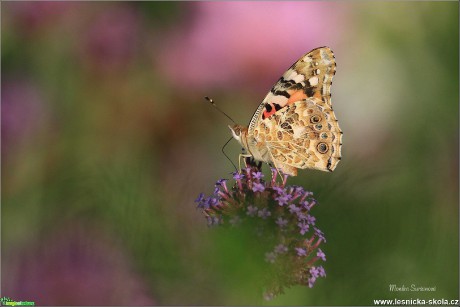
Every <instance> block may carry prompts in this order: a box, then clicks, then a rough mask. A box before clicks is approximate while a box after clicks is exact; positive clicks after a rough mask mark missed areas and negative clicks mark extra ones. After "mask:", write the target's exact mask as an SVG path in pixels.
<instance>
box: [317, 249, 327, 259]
mask: <svg viewBox="0 0 460 307" xmlns="http://www.w3.org/2000/svg"><path fill="white" fill-rule="evenodd" d="M316 256H318V257H319V258H321V260H323V261H326V254H325V253H324V252H323V251H322V250H321V248H318V252H316Z"/></svg>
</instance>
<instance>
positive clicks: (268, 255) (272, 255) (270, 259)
mask: <svg viewBox="0 0 460 307" xmlns="http://www.w3.org/2000/svg"><path fill="white" fill-rule="evenodd" d="M275 260H276V254H275V253H274V252H269V253H266V254H265V261H267V262H270V263H275Z"/></svg>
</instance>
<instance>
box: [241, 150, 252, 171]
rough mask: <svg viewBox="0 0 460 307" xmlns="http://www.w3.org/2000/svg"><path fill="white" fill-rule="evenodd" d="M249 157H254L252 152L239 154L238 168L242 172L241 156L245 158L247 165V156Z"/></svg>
mask: <svg viewBox="0 0 460 307" xmlns="http://www.w3.org/2000/svg"><path fill="white" fill-rule="evenodd" d="M249 157H252V155H250V154H240V155H239V156H238V168H239V171H240V172H241V158H243V161H244V164H245V165H246V166H247V164H246V159H245V158H249Z"/></svg>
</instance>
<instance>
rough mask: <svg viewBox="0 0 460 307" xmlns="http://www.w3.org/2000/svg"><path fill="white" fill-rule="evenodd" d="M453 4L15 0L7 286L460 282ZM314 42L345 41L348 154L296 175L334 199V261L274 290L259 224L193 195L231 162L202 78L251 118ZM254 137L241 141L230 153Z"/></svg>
mask: <svg viewBox="0 0 460 307" xmlns="http://www.w3.org/2000/svg"><path fill="white" fill-rule="evenodd" d="M458 6H459V5H458V2H404V3H400V2H354V3H335V2H295V3H294V2H283V3H281V2H255V3H249V2H231V3H230V2H190V3H185V2H172V3H166V2H130V3H123V2H104V3H102V2H101V3H97V2H93V3H91V2H36V3H32V2H3V3H2V4H1V17H2V24H1V27H2V28H1V43H2V44H1V46H2V50H1V56H2V58H1V60H2V71H1V91H2V93H1V98H2V100H1V108H2V109H1V111H2V114H1V119H2V123H1V128H2V134H1V135H2V139H1V140H2V141H1V145H2V151H1V153H2V165H1V166H2V173H1V174H2V177H1V179H2V186H1V188H2V199H1V200H2V211H1V213H2V215H1V217H2V218H1V222H2V223H1V224H2V227H1V231H2V237H1V239H2V244H1V248H2V251H1V253H2V254H1V262H2V263H1V264H2V276H1V283H2V285H1V286H2V287H1V292H2V293H1V296H8V297H11V298H12V299H14V300H16V301H20V300H23V301H25V300H28V301H35V302H36V304H37V305H154V304H160V305H242V304H244V305H264V304H267V305H272V304H273V305H372V304H373V299H385V298H390V299H393V298H400V299H404V298H420V299H430V298H437V299H440V298H445V299H455V298H458V288H459V274H458V272H459V262H458V259H459V245H458V244H459V234H458V229H459V224H458V222H459V219H458V216H459V212H458V185H459V181H458V167H459V164H458V155H459V152H458V148H459V143H458V140H459V132H458V131H459V130H458V129H459V126H458V112H459V110H458V101H459V85H458V84H459V70H458V67H459V62H458V55H459V53H458V51H459V50H458V48H459V47H458V44H459V39H458V38H459V31H458V22H459V19H458V17H459V16H458V9H459V7H458ZM319 46H329V47H331V49H332V50H333V51H334V53H335V56H336V61H337V74H336V76H335V78H334V84H333V86H332V93H333V104H334V110H335V112H336V115H337V118H338V119H339V121H340V125H341V128H342V129H343V131H344V141H343V149H342V150H343V160H342V162H341V163H340V164H339V165H338V167H337V169H336V171H334V173H322V172H318V171H311V170H306V171H302V172H300V173H299V176H298V177H296V178H291V179H290V183H291V184H298V185H302V186H303V187H304V188H306V189H308V190H311V191H313V192H314V193H315V196H316V198H317V199H318V201H319V203H320V205H319V206H318V207H315V209H314V212H313V213H314V214H315V216H316V217H317V224H318V226H319V227H320V228H321V230H323V232H324V233H325V235H326V238H327V244H325V245H324V246H323V247H322V249H323V250H324V252H325V253H326V255H327V262H326V263H325V265H324V266H325V269H326V272H327V277H326V278H324V279H320V280H318V282H317V283H316V285H315V287H314V288H312V289H309V288H306V287H300V286H299V287H294V288H291V289H289V290H288V291H287V292H286V294H285V295H282V296H280V297H278V298H276V299H274V300H273V301H271V302H265V301H263V300H262V295H261V290H260V289H259V288H258V287H257V286H256V284H257V281H258V280H259V279H260V278H261V276H262V275H263V272H262V271H261V269H260V266H258V263H257V261H258V260H254V258H253V257H251V256H250V255H251V252H252V251H251V245H252V243H253V242H252V241H251V240H253V238H249V237H245V236H241V235H238V234H236V232H235V233H232V232H231V231H226V230H222V229H214V228H213V229H208V228H207V226H206V221H205V219H204V218H203V216H202V214H201V213H200V212H199V211H198V210H196V208H195V204H194V202H193V201H194V199H195V198H196V196H197V195H198V194H199V193H200V192H204V193H206V194H210V193H212V191H213V186H214V183H215V181H216V180H217V179H219V178H224V177H227V178H228V177H229V173H230V172H231V171H232V166H231V164H230V163H229V162H228V160H227V159H226V158H225V157H224V156H223V155H222V154H221V152H220V149H221V146H222V144H223V143H224V142H225V141H226V139H227V138H228V137H229V136H230V134H229V131H228V128H227V125H228V121H227V119H226V118H225V117H223V116H222V115H221V114H219V113H217V112H216V111H215V110H214V109H213V108H212V107H210V106H209V105H208V104H206V103H205V102H204V100H203V96H205V95H208V96H211V97H212V98H213V99H214V100H215V101H217V103H218V105H219V106H220V107H221V108H222V109H224V110H226V111H227V112H228V113H230V115H231V116H233V117H234V118H235V120H237V121H238V122H240V123H242V124H246V123H248V122H249V120H250V116H251V115H252V114H253V112H254V110H255V109H256V108H257V106H258V104H259V103H260V102H261V100H262V99H263V97H264V96H265V94H266V93H267V92H268V90H269V89H270V87H271V86H272V85H273V83H274V82H275V81H276V80H277V79H278V78H279V77H280V76H281V74H282V73H283V72H284V71H285V70H286V69H287V68H288V67H289V66H290V65H291V64H292V63H293V62H294V61H296V60H297V59H298V58H299V57H300V56H301V55H302V54H304V53H306V52H308V51H309V50H311V49H313V48H316V47H319ZM239 149H240V148H239V147H238V146H237V144H236V143H235V142H233V143H231V145H230V146H229V149H228V154H229V155H230V156H231V157H232V158H234V161H236V159H237V155H238V152H239ZM265 171H267V169H265ZM257 259H258V258H257ZM260 261H263V260H262V259H261V260H260ZM391 284H396V285H397V286H403V285H404V286H406V287H410V286H411V285H412V284H415V285H416V286H423V287H436V291H434V292H410V291H408V292H391V291H389V285H391Z"/></svg>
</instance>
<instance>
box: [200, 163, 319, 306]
mask: <svg viewBox="0 0 460 307" xmlns="http://www.w3.org/2000/svg"><path fill="white" fill-rule="evenodd" d="M263 178H264V175H263V174H262V173H261V172H260V170H259V169H258V168H256V167H248V168H246V169H243V170H241V172H238V173H234V174H233V179H234V183H233V185H232V186H231V187H230V186H227V181H228V180H227V179H221V180H219V181H217V183H216V185H215V190H214V193H213V195H211V196H209V197H205V195H204V194H203V193H201V194H200V195H199V196H198V198H197V199H196V200H195V202H196V203H197V204H198V205H197V207H198V208H199V209H201V210H202V211H203V213H204V215H205V217H206V219H207V220H208V225H223V226H225V225H229V226H232V227H233V226H238V225H240V224H243V223H247V224H248V225H251V226H254V229H256V233H257V238H258V239H257V240H259V239H260V238H264V240H265V241H266V242H265V241H264V242H263V244H264V246H267V252H266V253H265V261H266V262H267V265H268V266H269V268H268V270H267V271H268V272H271V273H273V274H272V275H273V276H270V277H269V278H267V280H270V282H269V284H267V285H266V287H267V289H266V291H265V294H264V297H265V298H273V297H275V296H276V295H278V294H280V293H283V292H284V289H285V288H287V287H290V286H294V285H305V286H308V287H310V288H311V287H313V285H314V283H315V282H316V279H317V278H318V277H325V276H326V273H325V270H324V268H323V267H322V266H315V263H316V262H317V261H318V260H321V261H326V255H325V254H324V252H323V251H322V250H321V249H320V248H319V245H320V244H321V243H322V242H326V239H325V237H324V234H323V233H322V232H321V230H319V229H318V227H317V226H316V218H315V217H314V216H312V215H311V209H312V207H313V206H314V205H316V204H317V202H316V200H315V199H313V197H312V196H313V193H312V192H309V191H305V190H304V189H303V188H302V187H300V186H288V185H286V181H287V178H288V176H287V175H284V176H283V177H281V176H279V174H278V171H277V170H276V169H272V178H271V179H270V180H264V179H263ZM278 178H281V180H278ZM269 274H270V273H269Z"/></svg>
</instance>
